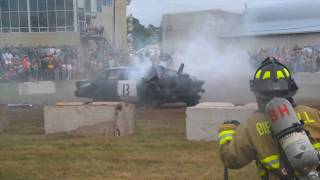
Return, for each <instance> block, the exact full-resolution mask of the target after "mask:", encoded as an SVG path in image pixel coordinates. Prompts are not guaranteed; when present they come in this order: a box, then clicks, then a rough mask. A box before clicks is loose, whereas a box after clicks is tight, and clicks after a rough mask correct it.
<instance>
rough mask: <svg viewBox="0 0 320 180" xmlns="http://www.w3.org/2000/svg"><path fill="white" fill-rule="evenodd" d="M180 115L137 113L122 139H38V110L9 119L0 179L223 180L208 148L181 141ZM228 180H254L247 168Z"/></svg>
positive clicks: (0, 151) (2, 137) (0, 139)
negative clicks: (129, 132) (131, 132)
mask: <svg viewBox="0 0 320 180" xmlns="http://www.w3.org/2000/svg"><path fill="white" fill-rule="evenodd" d="M184 111H185V109H183V108H181V109H160V110H159V109H158V110H157V109H139V110H138V112H137V123H136V125H137V126H136V133H135V134H134V135H131V136H127V137H116V138H115V137H90V138H89V137H72V136H69V135H55V136H45V135H43V128H42V127H43V118H42V113H41V110H40V109H33V110H29V111H25V110H22V111H19V112H11V113H10V115H9V116H10V129H9V130H8V131H7V132H4V133H1V134H0V179H8V180H15V179H21V180H29V179H30V180H37V179H45V180H46V179H58V180H60V179H66V180H69V179H70V180H73V179H74V180H78V179H79V180H82V179H83V180H87V179H89V180H90V179H112V180H113V179H137V180H149V179H213V180H221V179H223V164H222V163H221V162H220V160H219V157H218V146H217V144H216V143H214V142H190V141H186V138H185V115H184ZM230 179H246V180H251V179H259V178H258V177H257V175H256V168H255V167H254V165H253V164H251V165H249V166H248V167H245V168H243V169H242V170H234V171H231V172H230Z"/></svg>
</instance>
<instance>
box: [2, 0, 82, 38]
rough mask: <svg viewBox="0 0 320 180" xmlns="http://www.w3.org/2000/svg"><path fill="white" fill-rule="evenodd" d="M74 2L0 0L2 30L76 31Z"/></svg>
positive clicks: (71, 0) (68, 0)
mask: <svg viewBox="0 0 320 180" xmlns="http://www.w3.org/2000/svg"><path fill="white" fill-rule="evenodd" d="M73 2H74V0H0V32H29V31H30V30H31V32H48V31H50V32H55V31H74V30H75V27H74V22H75V19H74V10H73V8H74V4H73ZM28 3H29V5H28ZM28 9H29V10H30V11H28ZM83 16H84V13H83Z"/></svg>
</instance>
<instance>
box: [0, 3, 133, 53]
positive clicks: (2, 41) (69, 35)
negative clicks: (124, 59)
mask: <svg viewBox="0 0 320 180" xmlns="http://www.w3.org/2000/svg"><path fill="white" fill-rule="evenodd" d="M73 2H74V4H76V2H78V3H79V2H81V1H76V0H73ZM83 2H84V1H83ZM96 2H97V1H96V0H94V1H91V10H92V12H93V13H96V18H95V19H92V22H93V24H95V25H102V26H104V28H105V34H107V37H108V39H109V41H110V42H112V40H113V6H112V5H110V6H103V7H102V12H97V10H96V9H95V8H94V7H96V6H97V4H96ZM115 2H116V28H115V29H116V32H115V46H116V47H118V48H122V49H125V50H126V49H127V21H126V8H127V0H115ZM78 6H81V3H80V4H78ZM75 10H76V9H75ZM77 26H78V24H77V22H76V24H75V28H77ZM78 30H79V29H78ZM81 43H82V44H81ZM83 43H84V44H83ZM20 44H22V45H23V46H38V45H41V46H63V45H68V46H69V45H70V46H80V47H82V48H88V46H89V44H88V43H85V41H81V39H80V34H79V33H78V32H40V33H35V32H28V33H24V32H20V33H0V47H3V46H5V45H8V46H19V45H20ZM93 44H94V43H93ZM89 48H91V49H94V46H92V47H91V46H90V47H89Z"/></svg>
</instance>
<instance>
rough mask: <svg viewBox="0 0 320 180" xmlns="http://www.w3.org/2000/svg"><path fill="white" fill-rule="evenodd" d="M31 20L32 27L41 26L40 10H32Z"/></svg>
mask: <svg viewBox="0 0 320 180" xmlns="http://www.w3.org/2000/svg"><path fill="white" fill-rule="evenodd" d="M30 20H31V28H33V27H35V28H38V27H39V15H38V12H31V13H30Z"/></svg>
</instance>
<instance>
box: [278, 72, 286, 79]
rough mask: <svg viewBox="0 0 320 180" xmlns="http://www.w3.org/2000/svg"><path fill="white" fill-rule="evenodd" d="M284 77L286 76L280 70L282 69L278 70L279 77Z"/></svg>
mask: <svg viewBox="0 0 320 180" xmlns="http://www.w3.org/2000/svg"><path fill="white" fill-rule="evenodd" d="M284 78H285V77H284V74H283V72H282V71H280V70H278V71H277V79H284Z"/></svg>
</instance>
